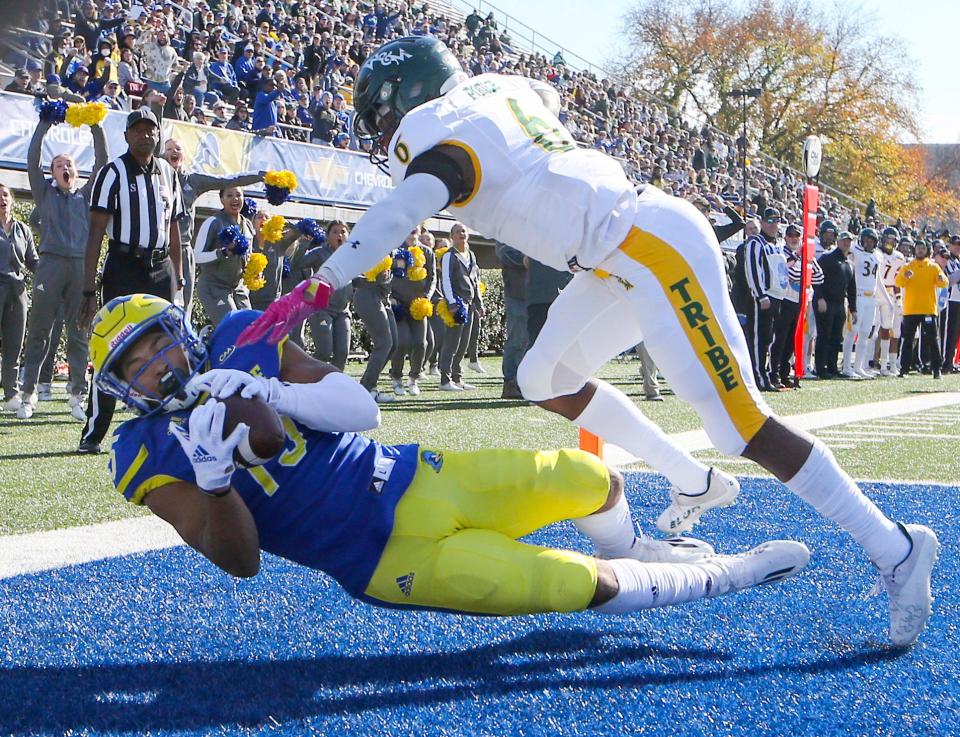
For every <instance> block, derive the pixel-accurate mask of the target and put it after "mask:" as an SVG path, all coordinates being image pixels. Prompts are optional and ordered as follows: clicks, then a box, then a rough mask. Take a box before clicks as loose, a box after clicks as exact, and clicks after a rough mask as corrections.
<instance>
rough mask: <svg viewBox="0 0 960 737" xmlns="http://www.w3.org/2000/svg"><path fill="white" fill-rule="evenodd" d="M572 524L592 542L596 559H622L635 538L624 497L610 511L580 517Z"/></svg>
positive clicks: (635, 533) (635, 534)
mask: <svg viewBox="0 0 960 737" xmlns="http://www.w3.org/2000/svg"><path fill="white" fill-rule="evenodd" d="M573 524H574V525H576V528H577V529H578V530H580V532H582V533H583V534H584V535H586V536H587V537H589V538H590V540H591V542H593V547H594V550H595V551H596V552H595V554H596V556H597V557H598V558H622V557H623V556H625V555H627V554H628V553H629V551H630V548H632V547H633V542H634V540H635V539H636V537H637V532H636V528H635V527H634V526H633V518H632V517H631V516H630V505H629V504H628V503H627V497H626V496H621V497H620V500H619V501H618V502H617V503H616V504H615V505H614V506H613V508H612V509H608V510H607V511H606V512H597V513H596V514H591V515H590V516H589V517H580V518H579V519H575V520H573Z"/></svg>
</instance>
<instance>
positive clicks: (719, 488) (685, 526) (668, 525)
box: [657, 466, 740, 535]
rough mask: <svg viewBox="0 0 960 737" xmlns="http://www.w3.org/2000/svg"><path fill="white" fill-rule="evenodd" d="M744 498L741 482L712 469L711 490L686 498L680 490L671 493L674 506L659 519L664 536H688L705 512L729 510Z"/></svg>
mask: <svg viewBox="0 0 960 737" xmlns="http://www.w3.org/2000/svg"><path fill="white" fill-rule="evenodd" d="M739 494H740V482H739V481H737V479H736V478H735V477H734V476H731V475H730V474H729V473H724V472H723V471H721V470H719V469H718V468H714V467H712V466H711V467H710V470H709V471H708V472H707V490H706V491H704V492H701V493H699V494H686V493H683V492H681V491H680V490H679V489H677V488H676V487H674V488H671V489H670V506H669V507H667V508H666V509H665V510H664V511H663V512H662V513H661V514H660V516H659V517H657V528H658V529H659V530H660V531H661V532H669V533H673V534H675V535H676V534H678V533H681V532H686V531H687V530H689V529H690V528H691V527H693V526H694V525H695V524H697V522H699V521H700V517H701V515H703V513H704V512H709V511H710V510H711V509H715V508H716V507H729V506H730V505H731V504H733V503H734V502H735V501H736V500H737V496H738V495H739Z"/></svg>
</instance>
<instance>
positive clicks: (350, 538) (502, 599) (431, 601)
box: [90, 294, 809, 615]
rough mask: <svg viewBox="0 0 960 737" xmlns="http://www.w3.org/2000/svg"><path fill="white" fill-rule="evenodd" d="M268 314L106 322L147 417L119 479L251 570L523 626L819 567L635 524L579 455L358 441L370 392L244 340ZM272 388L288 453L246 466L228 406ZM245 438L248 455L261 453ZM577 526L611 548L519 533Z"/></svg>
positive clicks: (165, 306)
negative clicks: (546, 541)
mask: <svg viewBox="0 0 960 737" xmlns="http://www.w3.org/2000/svg"><path fill="white" fill-rule="evenodd" d="M260 314H261V313H259V312H256V311H251V310H246V311H238V312H233V313H231V314H230V315H228V316H227V317H226V318H225V319H224V320H223V322H221V323H220V325H219V326H218V327H217V328H216V329H215V330H214V331H213V333H212V335H211V336H209V338H208V339H207V340H203V339H201V338H200V337H199V336H198V335H197V334H196V333H195V332H194V331H193V330H192V328H191V327H190V326H189V324H188V323H187V321H186V319H185V317H184V314H183V311H182V310H181V309H180V308H179V307H176V306H174V305H172V304H170V303H169V302H167V301H165V300H163V299H159V298H157V297H153V296H149V295H142V294H138V295H132V296H127V297H120V298H117V299H115V300H112V301H111V302H109V303H108V304H106V305H105V306H104V307H103V308H102V309H101V310H100V312H99V313H98V314H97V317H96V319H95V321H94V325H93V330H92V337H91V341H90V348H91V357H92V360H93V364H94V370H95V376H94V379H95V381H96V382H97V385H98V386H99V387H100V388H101V389H102V390H103V391H105V392H109V393H110V394H112V395H114V396H116V397H117V398H118V399H120V400H122V401H123V402H125V403H126V404H127V405H128V406H130V407H131V408H133V409H134V410H135V411H136V412H137V413H138V415H139V416H138V417H136V418H134V419H132V420H129V421H128V422H126V423H124V424H123V425H122V426H121V427H119V428H118V429H117V430H116V432H115V433H114V438H115V439H114V444H113V452H112V454H111V465H112V472H113V476H114V482H115V485H116V487H117V489H118V491H120V492H121V493H122V494H123V495H124V496H125V497H126V498H127V499H128V500H129V501H131V502H133V503H136V504H146V506H147V507H149V508H150V510H151V511H152V512H153V513H154V514H156V515H158V516H159V517H161V518H163V519H164V520H166V521H167V522H169V523H170V524H171V525H173V526H174V527H175V528H176V530H177V532H178V533H179V534H180V536H181V537H182V538H183V539H184V540H185V541H186V542H187V543H188V544H189V545H190V546H192V547H193V548H195V549H196V550H198V551H199V552H201V553H202V554H203V555H204V556H206V557H207V558H208V559H209V560H211V561H212V562H213V563H215V564H216V565H217V566H219V567H220V568H222V569H223V570H225V571H227V572H228V573H231V574H233V575H235V576H244V577H246V576H253V575H256V574H257V572H258V570H259V567H260V551H261V550H265V551H267V552H270V553H274V554H276V555H279V556H281V557H283V558H286V559H288V560H291V561H294V562H296V563H300V564H302V565H305V566H309V567H311V568H315V569H318V570H321V571H324V572H326V573H327V574H329V575H331V576H333V577H334V578H335V579H336V580H337V581H338V582H339V583H340V584H341V585H342V586H343V588H344V589H346V591H347V592H348V593H350V594H351V595H352V596H354V597H357V598H360V599H362V600H365V601H368V602H370V603H373V604H377V605H381V606H401V607H402V606H410V607H417V608H435V609H443V610H448V611H454V612H462V613H470V614H492V615H518V614H529V613H534V612H547V611H559V612H571V611H580V610H585V609H588V608H590V609H594V610H596V611H599V612H605V613H612V614H617V613H624V612H631V611H635V610H639V609H645V608H650V607H656V606H666V605H669V604H678V603H682V602H687V601H694V600H697V599H702V598H707V597H714V596H719V595H721V594H725V593H728V592H731V591H736V590H740V589H744V588H748V587H750V586H754V585H757V584H762V583H769V582H772V581H778V580H782V579H784V578H787V577H790V576H792V575H794V574H796V573H798V572H799V571H800V570H802V569H803V568H804V566H805V565H806V564H807V561H808V559H809V551H808V550H807V549H806V547H805V546H803V545H802V544H801V543H796V542H791V541H773V542H768V543H765V544H763V545H760V546H759V547H757V548H754V549H753V550H751V551H749V552H747V553H744V554H741V555H729V556H728V555H717V554H714V553H713V549H712V548H710V546H709V545H707V544H706V543H702V542H700V541H694V540H690V539H689V538H679V539H675V540H671V541H663V540H652V539H650V538H648V537H644V536H642V535H641V534H640V533H638V532H637V531H636V529H635V527H634V524H633V521H632V519H631V516H630V509H629V506H628V505H627V501H626V498H625V497H624V494H623V479H622V477H621V476H620V475H619V474H618V473H617V472H616V471H612V470H610V469H608V468H607V467H606V466H605V465H604V464H603V463H602V462H601V461H600V460H599V459H597V458H596V457H594V456H591V455H589V454H587V453H584V452H582V451H579V450H559V451H521V450H480V451H477V452H468V453H459V452H446V451H441V450H437V449H431V448H425V447H421V446H418V445H415V444H412V445H398V446H388V445H381V444H379V443H376V442H374V441H372V440H370V439H368V438H366V437H364V436H362V435H359V434H357V433H358V432H359V431H362V430H368V429H371V428H374V427H376V426H377V425H378V424H379V421H380V414H379V410H378V408H377V405H376V403H375V402H374V401H373V399H372V398H371V397H370V395H369V393H368V392H367V391H366V390H365V389H364V388H363V387H362V386H360V385H359V384H358V383H357V382H355V381H354V380H353V379H351V378H349V377H348V376H346V375H345V374H343V373H341V372H340V371H338V370H337V369H336V368H334V367H333V366H330V365H328V364H325V363H321V362H319V361H317V360H315V359H313V358H312V357H310V356H308V355H307V354H306V353H304V352H303V351H302V350H301V349H300V348H299V347H297V346H296V345H294V344H293V343H292V342H290V341H286V340H285V341H282V342H281V343H280V344H279V345H271V344H269V343H268V342H266V341H257V342H254V343H252V344H250V345H247V346H243V347H239V348H238V347H237V346H236V338H237V336H238V335H239V334H240V332H241V331H242V330H244V329H245V328H246V327H247V326H249V325H250V324H251V323H252V322H253V320H254V319H256V317H257V316H259V315H260ZM236 393H239V394H240V395H241V396H243V397H246V398H251V397H255V396H256V397H261V398H262V399H263V400H265V401H266V402H267V403H268V404H269V405H270V406H271V407H273V408H274V409H275V410H276V411H277V413H278V414H279V415H280V417H281V418H282V422H283V427H284V430H285V433H286V440H285V445H284V447H283V449H282V451H281V452H280V453H279V454H278V455H277V456H276V457H275V458H273V459H272V460H269V461H268V462H266V463H264V464H263V465H258V466H253V467H249V468H245V467H243V468H238V467H237V466H236V465H235V462H234V452H235V450H236V449H237V448H238V447H239V448H241V450H244V451H245V452H249V450H250V449H249V444H248V443H247V440H248V434H249V428H248V427H247V426H246V425H244V424H243V423H240V424H237V426H236V427H235V429H234V430H233V431H232V432H230V433H229V434H228V435H226V437H224V419H225V414H226V408H225V405H224V403H223V402H222V401H219V400H222V399H224V398H226V397H229V396H231V395H233V394H236ZM245 444H246V446H245ZM566 519H569V520H572V521H573V523H574V524H575V525H576V526H577V528H579V529H580V530H581V531H582V532H583V533H585V534H586V535H587V536H588V537H589V538H590V539H591V541H592V542H593V545H594V548H595V556H588V555H583V554H580V553H576V552H573V551H569V550H556V549H549V548H544V547H539V546H536V545H529V544H526V543H521V542H518V540H517V538H519V537H522V536H523V535H526V534H528V533H530V532H533V531H534V530H536V529H538V528H541V527H544V526H545V525H548V524H551V523H554V522H559V521H561V520H566Z"/></svg>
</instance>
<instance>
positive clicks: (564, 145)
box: [507, 97, 577, 154]
mask: <svg viewBox="0 0 960 737" xmlns="http://www.w3.org/2000/svg"><path fill="white" fill-rule="evenodd" d="M507 105H508V106H509V107H510V112H511V113H513V117H514V118H516V120H517V122H518V123H519V124H520V127H521V128H523V132H524V133H526V134H527V137H528V138H529V139H530V140H532V141H533V143H534V144H535V145H537V146H539V147H540V148H542V149H543V150H544V151H546V152H547V153H551V154H553V153H563V152H565V151H573V150H574V149H575V148H576V147H577V144H576V143H574V142H573V140H572V139H571V138H570V136H569V134H568V133H567V132H566V131H565V130H564V129H563V128H558V127H557V126H555V125H550V123H548V122H547V121H546V120H544V119H543V118H540V117H537V116H536V115H527V114H526V113H525V112H524V111H523V110H522V109H521V108H520V103H519V102H518V101H517V100H515V99H514V98H512V97H508V98H507Z"/></svg>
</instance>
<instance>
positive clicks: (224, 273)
mask: <svg viewBox="0 0 960 737" xmlns="http://www.w3.org/2000/svg"><path fill="white" fill-rule="evenodd" d="M220 203H221V204H222V205H223V209H222V210H220V211H219V212H217V213H215V214H214V215H211V216H210V217H208V218H207V219H206V220H204V221H203V225H201V226H200V230H199V232H198V233H197V239H196V241H195V242H194V250H195V251H196V258H197V266H198V267H199V269H200V274H199V276H198V277H197V289H196V294H197V298H198V299H199V300H200V304H202V305H203V309H204V310H205V311H206V313H207V317H208V318H209V319H210V321H211V322H212V323H213V324H214V325H215V326H216V325H219V324H220V322H221V321H222V320H223V318H224V317H226V316H227V315H228V314H229V313H230V312H232V311H233V310H245V309H250V292H249V291H248V290H247V287H246V286H245V285H244V284H243V281H242V279H243V268H244V266H245V265H246V263H247V257H248V254H249V252H250V247H251V245H252V243H253V238H254V232H253V225H252V224H251V222H250V221H249V220H247V219H246V218H245V217H243V216H242V215H241V214H240V210H241V209H242V208H243V189H241V188H240V187H227V188H226V189H221V190H220ZM240 236H242V237H240Z"/></svg>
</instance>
